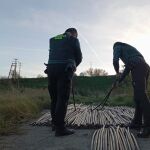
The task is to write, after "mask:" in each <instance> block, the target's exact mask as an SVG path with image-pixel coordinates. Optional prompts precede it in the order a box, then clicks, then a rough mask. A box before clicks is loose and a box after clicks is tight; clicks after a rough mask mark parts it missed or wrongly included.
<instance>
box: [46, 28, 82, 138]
mask: <svg viewBox="0 0 150 150" xmlns="http://www.w3.org/2000/svg"><path fill="white" fill-rule="evenodd" d="M77 36H78V33H77V30H76V29H75V28H69V29H67V30H66V31H65V33H63V34H60V35H57V36H55V37H53V38H51V39H50V42H49V43H50V50H49V60H48V65H47V74H48V90H49V94H50V97H51V116H52V131H55V136H64V135H70V134H73V133H74V131H73V130H70V129H67V128H66V126H65V116H66V111H67V105H68V100H69V95H70V89H71V81H72V77H73V74H74V72H75V71H76V67H77V66H78V65H79V64H80V63H81V61H82V53H81V49H80V44H79V40H78V39H77Z"/></svg>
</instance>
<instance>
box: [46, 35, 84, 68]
mask: <svg viewBox="0 0 150 150" xmlns="http://www.w3.org/2000/svg"><path fill="white" fill-rule="evenodd" d="M81 61H82V53H81V49H80V43H79V40H78V39H77V38H75V37H73V36H69V35H68V34H66V33H64V34H60V35H57V36H56V37H53V38H51V39H50V50H49V60H48V64H58V63H70V62H71V63H74V64H75V65H76V66H78V65H79V64H80V63H81Z"/></svg>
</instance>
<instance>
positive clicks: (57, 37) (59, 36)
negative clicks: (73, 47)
mask: <svg viewBox="0 0 150 150" xmlns="http://www.w3.org/2000/svg"><path fill="white" fill-rule="evenodd" d="M64 37H66V35H64V34H60V35H57V36H55V37H54V39H55V40H62V39H63V38H64Z"/></svg>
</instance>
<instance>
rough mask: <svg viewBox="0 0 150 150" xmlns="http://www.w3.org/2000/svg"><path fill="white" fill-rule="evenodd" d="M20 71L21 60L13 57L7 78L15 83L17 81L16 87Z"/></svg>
mask: <svg viewBox="0 0 150 150" xmlns="http://www.w3.org/2000/svg"><path fill="white" fill-rule="evenodd" d="M20 72H21V62H19V61H18V59H16V58H15V59H14V60H13V61H12V64H11V67H10V70H9V75H8V79H11V80H12V81H13V82H15V83H16V82H17V84H18V87H19V78H20Z"/></svg>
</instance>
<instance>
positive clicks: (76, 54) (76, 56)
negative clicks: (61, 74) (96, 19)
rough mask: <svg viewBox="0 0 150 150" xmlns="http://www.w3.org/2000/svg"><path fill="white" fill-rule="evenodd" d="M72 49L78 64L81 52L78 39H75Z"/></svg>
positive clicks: (80, 59)
mask: <svg viewBox="0 0 150 150" xmlns="http://www.w3.org/2000/svg"><path fill="white" fill-rule="evenodd" d="M74 50H75V53H74V54H75V61H76V66H78V65H79V64H80V63H81V61H82V52H81V48H80V43H79V40H78V39H76V40H75V43H74Z"/></svg>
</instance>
